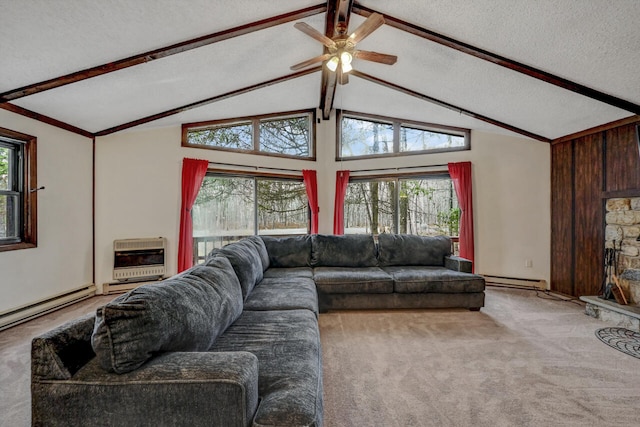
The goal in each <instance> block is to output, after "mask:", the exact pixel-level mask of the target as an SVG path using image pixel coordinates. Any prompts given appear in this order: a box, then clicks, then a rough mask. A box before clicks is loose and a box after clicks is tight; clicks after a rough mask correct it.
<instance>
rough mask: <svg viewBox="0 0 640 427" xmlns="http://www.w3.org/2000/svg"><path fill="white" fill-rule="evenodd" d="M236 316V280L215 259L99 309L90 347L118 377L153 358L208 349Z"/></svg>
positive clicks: (238, 296)
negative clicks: (168, 353)
mask: <svg viewBox="0 0 640 427" xmlns="http://www.w3.org/2000/svg"><path fill="white" fill-rule="evenodd" d="M241 313H242V294H241V290H240V284H239V283H238V278H237V277H236V274H235V272H234V271H233V268H232V267H231V264H230V263H229V261H228V260H227V259H226V258H223V257H215V258H212V259H210V260H209V261H207V263H206V264H204V265H198V266H196V267H193V268H191V269H189V270H187V271H185V272H183V273H182V274H179V275H177V276H174V277H172V278H170V279H168V280H165V281H163V282H160V283H154V284H147V285H142V286H139V287H137V288H135V289H133V290H132V291H130V292H128V293H126V294H124V295H121V296H119V297H118V298H116V299H114V300H113V301H111V302H109V303H108V304H106V305H105V306H103V307H101V308H99V309H98V310H97V313H96V321H95V326H94V331H93V335H92V337H91V345H92V347H93V350H94V352H95V353H96V355H97V357H98V360H99V361H100V365H101V366H102V367H103V368H104V369H105V370H107V371H110V372H115V373H119V374H121V373H125V372H129V371H133V370H134V369H136V368H138V367H140V366H141V365H142V364H143V363H145V362H146V361H147V360H148V359H150V358H151V357H152V356H153V355H154V354H156V353H160V352H168V351H204V350H207V349H208V348H210V347H211V345H213V343H214V342H215V340H216V338H217V337H218V336H219V335H220V334H222V332H224V331H225V329H227V327H228V326H229V325H230V324H231V323H232V322H233V321H234V320H236V319H237V318H238V316H239V315H240V314H241Z"/></svg>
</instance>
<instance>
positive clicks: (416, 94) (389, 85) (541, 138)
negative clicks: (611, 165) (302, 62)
mask: <svg viewBox="0 0 640 427" xmlns="http://www.w3.org/2000/svg"><path fill="white" fill-rule="evenodd" d="M350 74H351V75H352V76H354V77H359V78H361V79H364V80H368V81H370V82H373V83H376V84H379V85H381V86H385V87H387V88H389V89H393V90H396V91H398V92H401V93H404V94H406V95H410V96H413V97H415V98H418V99H422V100H423V101H427V102H430V103H432V104H435V105H438V106H440V107H444V108H447V109H449V110H453V111H455V112H456V113H460V114H464V115H465V116H469V117H473V118H474V119H477V120H481V121H483V122H486V123H490V124H492V125H495V126H498V127H501V128H503V129H507V130H509V131H511V132H515V133H519V134H520V135H524V136H526V137H529V138H532V139H537V140H538V141H543V142H551V139H549V138H546V137H544V136H541V135H537V134H535V133H532V132H529V131H526V130H524V129H520V128H517V127H515V126H511V125H509V124H507V123H504V122H501V121H499V120H495V119H492V118H490V117H487V116H483V115H482V114H478V113H474V112H473V111H469V110H466V109H464V108H461V107H457V106H455V105H453V104H450V103H448V102H445V101H441V100H439V99H436V98H433V97H431V96H428V95H424V94H422V93H419V92H416V91H414V90H411V89H407V88H405V87H402V86H398V85H396V84H394V83H391V82H388V81H386V80H382V79H379V78H377V77H373V76H371V75H369V74H365V73H363V72H360V71H356V70H352V71H351V72H350Z"/></svg>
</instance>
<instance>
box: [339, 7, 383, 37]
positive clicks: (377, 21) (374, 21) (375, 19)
mask: <svg viewBox="0 0 640 427" xmlns="http://www.w3.org/2000/svg"><path fill="white" fill-rule="evenodd" d="M382 24H384V17H383V16H382V15H380V14H379V13H372V14H371V15H369V17H368V18H367V20H366V21H364V22H363V23H362V24H360V26H359V27H358V28H356V29H355V31H354V32H353V33H351V35H350V36H349V39H348V40H349V41H351V42H352V43H353V44H356V43H358V42H359V41H360V40H362V39H364V38H365V37H367V36H368V35H369V34H371V33H372V32H374V31H375V30H376V29H378V28H380V27H381V26H382Z"/></svg>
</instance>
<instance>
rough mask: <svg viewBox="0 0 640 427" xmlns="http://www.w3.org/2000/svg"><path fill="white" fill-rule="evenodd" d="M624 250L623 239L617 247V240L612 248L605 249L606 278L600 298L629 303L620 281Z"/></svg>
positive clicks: (622, 303) (623, 303)
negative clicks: (619, 262) (620, 259)
mask: <svg viewBox="0 0 640 427" xmlns="http://www.w3.org/2000/svg"><path fill="white" fill-rule="evenodd" d="M621 250H622V241H620V245H619V247H618V248H616V241H615V240H614V241H613V247H612V248H605V250H604V280H603V283H602V288H601V291H600V298H602V299H606V300H615V301H616V302H617V303H618V304H621V305H627V304H628V302H627V298H626V297H625V295H624V292H623V290H622V288H621V287H620V283H619V281H618V276H617V274H618V260H619V258H620V252H621Z"/></svg>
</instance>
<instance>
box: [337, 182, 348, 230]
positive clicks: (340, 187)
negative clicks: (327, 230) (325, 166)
mask: <svg viewBox="0 0 640 427" xmlns="http://www.w3.org/2000/svg"><path fill="white" fill-rule="evenodd" d="M348 184H349V171H348V170H342V171H337V172H336V199H335V203H334V209H333V234H336V235H341V234H344V196H345V195H346V194H347V185H348Z"/></svg>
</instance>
